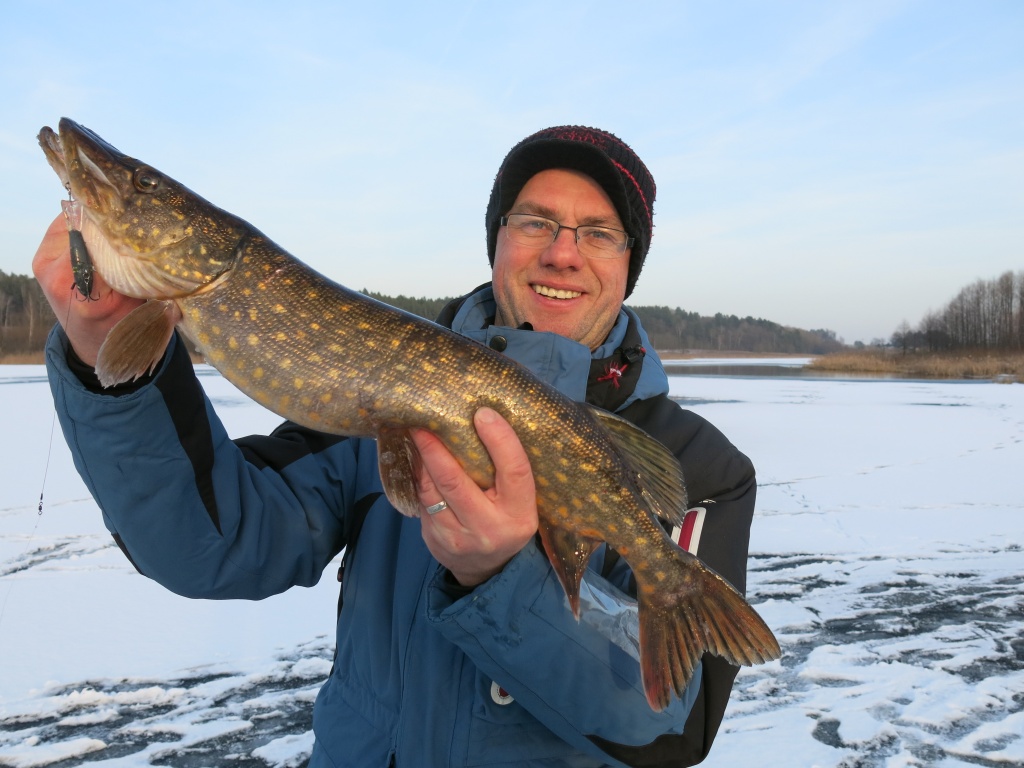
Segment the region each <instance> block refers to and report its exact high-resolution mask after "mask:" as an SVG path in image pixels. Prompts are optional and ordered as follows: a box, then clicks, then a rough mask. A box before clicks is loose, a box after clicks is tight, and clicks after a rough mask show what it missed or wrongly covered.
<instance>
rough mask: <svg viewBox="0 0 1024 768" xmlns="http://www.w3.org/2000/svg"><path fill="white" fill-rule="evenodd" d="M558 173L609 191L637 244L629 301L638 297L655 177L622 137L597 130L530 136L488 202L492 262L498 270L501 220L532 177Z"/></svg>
mask: <svg viewBox="0 0 1024 768" xmlns="http://www.w3.org/2000/svg"><path fill="white" fill-rule="evenodd" d="M552 168H568V169H570V170H574V171H580V172H581V173H585V174H587V175H588V176H590V177H591V178H592V179H594V181H596V182H597V183H598V184H599V185H600V186H601V188H602V189H603V190H604V191H605V193H606V194H607V195H608V197H609V198H611V201H612V204H613V205H614V206H615V210H616V211H617V212H618V214H619V218H620V219H622V226H623V227H625V229H626V232H628V233H629V235H630V236H631V237H633V238H634V239H635V241H634V243H633V249H632V252H631V254H630V257H629V273H628V275H627V278H626V296H627V297H628V296H629V294H631V293H632V292H633V286H634V285H636V279H637V277H639V275H640V270H641V269H642V268H643V265H644V259H645V258H646V257H647V249H648V248H649V247H650V245H651V235H652V234H653V230H654V220H653V217H654V195H655V191H656V189H655V186H654V178H653V177H652V176H651V173H650V171H648V170H647V166H646V165H644V164H643V161H642V160H641V159H640V158H639V157H637V156H636V153H635V152H633V150H632V149H630V148H629V146H628V145H627V144H626V143H625V142H624V141H622V140H621V139H620V138H618V137H617V136H614V135H612V134H610V133H608V132H607V131H602V130H599V129H597V128H587V127H584V126H580V125H563V126H559V127H557V128H547V129H545V130H543V131H538V132H537V133H535V134H533V135H532V136H527V137H526V138H525V139H523V140H522V141H520V142H519V143H518V144H516V145H515V146H514V147H512V149H511V151H510V152H509V153H508V155H506V156H505V159H504V160H503V161H502V163H501V167H500V168H499V169H498V175H497V176H496V177H495V179H494V187H492V189H491V197H490V200H488V201H487V214H486V215H485V217H484V222H485V224H486V226H487V258H488V259H489V260H490V262H491V266H492V267H493V266H494V254H495V249H496V247H497V243H498V229H499V226H500V224H501V217H502V216H504V215H505V214H506V213H508V211H509V210H510V209H511V208H512V204H513V203H514V202H515V199H516V196H518V194H519V192H520V191H521V190H522V188H523V186H525V184H526V182H527V181H529V180H530V178H531V177H533V176H534V175H536V174H538V173H540V172H541V171H545V170H548V169H552Z"/></svg>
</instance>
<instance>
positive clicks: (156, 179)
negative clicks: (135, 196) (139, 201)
mask: <svg viewBox="0 0 1024 768" xmlns="http://www.w3.org/2000/svg"><path fill="white" fill-rule="evenodd" d="M132 183H134V184H135V188H136V189H137V190H139V192H155V191H156V190H157V188H158V187H159V186H160V174H159V173H157V172H156V171H154V170H153V169H152V168H139V169H138V170H136V171H135V176H134V177H133V178H132Z"/></svg>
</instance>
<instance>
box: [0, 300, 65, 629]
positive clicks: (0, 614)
mask: <svg viewBox="0 0 1024 768" xmlns="http://www.w3.org/2000/svg"><path fill="white" fill-rule="evenodd" d="M74 292H75V286H71V293H72V298H74ZM70 321H71V304H70V303H68V315H67V317H65V318H64V327H65V328H67V327H68V323H69V322H70ZM56 428H57V408H56V406H55V407H54V409H53V415H52V416H51V418H50V439H49V441H48V442H47V444H46V464H45V466H44V467H43V480H42V482H41V483H40V485H39V506H38V508H37V511H36V521H35V524H34V525H33V526H32V531H31V533H29V535H28V541H29V543H28V546H27V547H26V548H25V551H24V552H22V553H21V556H20V557H19V558H18V560H16V561H15V562H18V561H24V559H25V556H26V555H27V554H28V552H29V548H30V547H31V546H32V541H33V540H34V539H35V537H36V531H38V530H39V521H40V520H41V519H42V517H43V494H44V493H45V492H46V478H47V477H48V476H49V474H50V459H51V457H52V456H53V433H54V430H55V429H56ZM15 572H16V571H15V570H12V571H11V574H14V573H15ZM13 589H14V579H11V580H10V582H9V583H8V585H7V592H6V593H5V594H4V602H3V604H2V605H0V629H2V628H3V625H4V614H6V613H7V601H8V600H10V598H11V591H12V590H13Z"/></svg>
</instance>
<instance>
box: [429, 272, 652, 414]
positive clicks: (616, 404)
mask: <svg viewBox="0 0 1024 768" xmlns="http://www.w3.org/2000/svg"><path fill="white" fill-rule="evenodd" d="M494 316H495V302H494V292H493V291H492V289H491V285H490V283H487V284H485V285H482V286H480V287H479V288H477V289H475V290H474V291H472V292H471V293H469V294H468V295H466V296H463V297H462V298H460V299H456V300H455V301H453V302H451V303H450V304H448V306H446V307H445V308H444V309H443V310H442V311H441V314H440V316H439V317H438V320H437V321H438V323H440V324H441V325H445V326H447V327H449V328H451V329H452V330H454V331H456V332H458V333H460V334H462V335H463V336H466V337H468V338H471V339H473V340H475V341H478V342H480V343H481V344H486V345H488V346H490V347H491V348H493V349H498V350H499V351H501V352H503V353H504V354H505V355H506V356H508V357H510V358H512V359H513V360H516V361H517V362H519V363H520V364H522V365H525V366H526V367H527V368H529V369H530V370H531V371H532V372H533V373H534V375H536V376H538V377H539V378H540V379H541V380H542V381H544V382H546V383H547V384H550V385H551V386H553V387H555V388H556V389H558V390H559V391H560V392H562V394H564V395H566V396H567V397H570V398H572V399H573V400H576V401H579V402H582V401H586V402H588V403H590V404H591V405H596V406H598V407H601V408H604V409H605V410H609V411H620V410H622V409H623V408H625V407H627V406H628V405H630V404H631V403H632V402H633V401H635V400H640V399H646V398H649V397H655V396H657V395H664V394H667V393H668V378H667V376H666V375H665V369H664V367H663V366H662V364H661V360H660V359H659V358H658V355H657V353H655V351H654V350H653V348H652V347H651V343H650V340H649V339H648V338H647V333H646V332H645V331H644V329H643V327H642V326H641V325H640V320H639V318H638V317H637V316H636V313H635V312H633V310H631V309H629V308H628V307H623V308H622V309H621V310H620V312H619V317H618V320H617V321H616V323H615V326H614V327H613V328H612V330H611V333H609V334H608V338H607V339H606V340H605V342H604V344H602V345H601V346H600V347H598V348H597V349H596V350H594V351H593V352H591V350H590V349H589V348H588V347H586V346H585V345H583V344H580V343H578V342H576V341H573V340H571V339H568V338H566V337H565V336H559V335H558V334H556V333H548V332H542V331H533V330H530V329H527V328H505V327H502V326H496V325H494Z"/></svg>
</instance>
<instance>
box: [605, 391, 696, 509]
mask: <svg viewBox="0 0 1024 768" xmlns="http://www.w3.org/2000/svg"><path fill="white" fill-rule="evenodd" d="M587 407H588V408H589V409H590V412H591V413H592V414H593V415H594V417H595V418H596V419H597V421H598V422H599V423H600V424H601V425H602V426H603V427H604V428H605V429H606V430H607V431H608V433H609V434H610V435H611V438H612V442H613V443H614V445H615V447H616V448H617V449H618V451H619V455H620V457H621V458H622V460H623V462H625V463H626V464H627V465H628V466H629V467H630V469H631V470H632V471H633V473H634V482H635V484H636V488H637V490H638V492H639V493H640V495H641V496H642V497H643V498H644V499H645V501H646V502H647V504H648V506H649V507H650V509H651V511H652V512H653V513H654V514H656V515H658V516H659V517H661V518H662V519H664V520H666V521H667V522H669V523H672V524H673V525H682V523H683V518H684V517H685V516H686V509H687V506H688V503H687V498H686V484H685V482H684V479H683V470H682V468H681V467H680V466H679V461H678V460H677V459H676V457H675V456H674V455H673V454H672V452H671V451H670V450H669V449H668V448H666V447H665V446H664V445H663V444H662V443H660V442H659V441H658V440H656V439H654V438H653V437H651V436H650V435H649V434H647V433H646V432H644V431H643V430H642V429H640V427H638V426H636V425H635V424H634V423H633V422H631V421H627V420H626V419H623V418H622V417H621V416H616V415H615V414H613V413H609V412H608V411H605V410H602V409H600V408H595V407H594V406H587Z"/></svg>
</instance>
